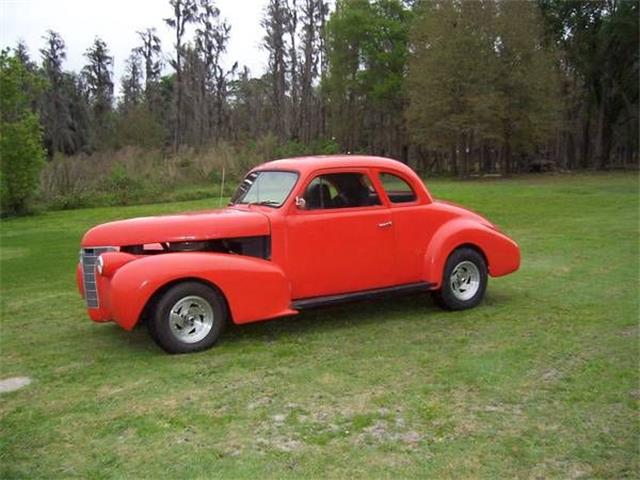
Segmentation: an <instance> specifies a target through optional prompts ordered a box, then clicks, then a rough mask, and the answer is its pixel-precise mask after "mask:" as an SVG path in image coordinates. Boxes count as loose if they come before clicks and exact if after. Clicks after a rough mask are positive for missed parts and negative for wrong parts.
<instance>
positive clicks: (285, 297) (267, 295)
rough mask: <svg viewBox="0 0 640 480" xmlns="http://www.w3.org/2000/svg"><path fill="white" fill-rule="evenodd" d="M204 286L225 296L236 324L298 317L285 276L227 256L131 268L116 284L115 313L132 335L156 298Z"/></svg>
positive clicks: (188, 256)
mask: <svg viewBox="0 0 640 480" xmlns="http://www.w3.org/2000/svg"><path fill="white" fill-rule="evenodd" d="M194 279H195V280H200V281H203V282H206V283H210V284H213V285H214V286H216V287H217V288H218V289H219V290H220V291H221V293H222V294H223V295H224V296H225V298H226V300H227V304H228V306H229V310H230V314H231V319H232V320H233V322H234V323H248V322H252V321H256V320H261V319H268V318H273V317H279V316H283V315H290V314H294V313H297V312H296V311H295V310H291V308H290V304H291V288H290V284H289V281H288V280H287V279H286V277H285V275H284V273H283V272H282V270H281V269H280V268H279V267H277V266H276V265H274V264H273V263H271V262H268V261H266V260H262V259H259V258H253V257H245V256H240V255H229V254H222V253H206V252H191V253H169V254H164V255H153V256H148V257H144V258H141V259H139V260H135V261H133V262H130V263H127V264H126V265H124V266H123V267H122V268H120V269H119V270H117V271H116V272H115V274H114V275H113V278H112V279H111V295H110V297H111V313H112V316H113V319H114V320H115V321H116V322H117V323H118V324H119V325H120V326H122V327H123V328H125V329H128V330H130V329H132V328H133V327H134V326H135V325H136V323H137V322H138V320H139V319H140V316H141V314H142V312H143V309H144V307H145V306H146V305H147V303H148V302H149V300H150V299H151V297H152V296H153V295H154V294H155V293H156V292H157V291H158V290H160V289H161V288H162V287H164V286H166V285H167V284H170V283H173V282H176V281H179V280H194Z"/></svg>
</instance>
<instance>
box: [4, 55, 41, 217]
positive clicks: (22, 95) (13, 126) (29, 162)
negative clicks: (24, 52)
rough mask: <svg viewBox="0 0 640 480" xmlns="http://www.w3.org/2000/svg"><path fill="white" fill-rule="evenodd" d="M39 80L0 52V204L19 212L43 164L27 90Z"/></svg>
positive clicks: (15, 59)
mask: <svg viewBox="0 0 640 480" xmlns="http://www.w3.org/2000/svg"><path fill="white" fill-rule="evenodd" d="M40 88H42V82H41V80H40V79H39V78H38V77H37V75H36V74H35V73H33V72H29V70H28V69H27V68H26V67H25V65H24V64H23V63H22V61H21V60H20V58H18V57H16V56H11V55H9V53H8V51H6V50H5V51H3V52H1V53H0V207H1V212H2V214H3V215H6V214H14V213H23V212H24V211H25V210H26V208H27V204H28V201H29V199H30V198H31V197H32V196H33V194H34V192H35V191H36V189H37V186H38V181H39V175H40V170H41V169H42V167H43V165H44V158H45V152H44V149H43V146H42V130H41V128H40V123H39V121H38V116H37V114H36V113H34V112H33V111H32V110H31V102H32V100H31V98H29V95H28V94H27V92H30V91H35V90H37V89H40Z"/></svg>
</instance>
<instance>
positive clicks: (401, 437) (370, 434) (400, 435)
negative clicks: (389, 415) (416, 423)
mask: <svg viewBox="0 0 640 480" xmlns="http://www.w3.org/2000/svg"><path fill="white" fill-rule="evenodd" d="M404 426H405V422H404V420H403V419H402V418H396V421H395V423H391V422H388V421H386V420H378V421H376V422H375V423H374V424H373V425H370V426H368V427H366V428H364V429H363V430H362V433H360V434H359V435H358V436H357V437H356V442H358V443H359V442H373V443H389V442H391V443H397V442H400V443H404V444H405V445H407V446H409V447H411V448H413V447H416V446H417V445H418V444H419V443H420V441H421V440H422V438H423V436H422V435H421V434H420V433H418V432H416V431H414V430H404Z"/></svg>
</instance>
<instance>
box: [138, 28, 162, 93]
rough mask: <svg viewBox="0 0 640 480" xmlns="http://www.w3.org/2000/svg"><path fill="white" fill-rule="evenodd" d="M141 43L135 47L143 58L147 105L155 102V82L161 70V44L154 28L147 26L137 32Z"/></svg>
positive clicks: (156, 82) (157, 80) (158, 79)
mask: <svg viewBox="0 0 640 480" xmlns="http://www.w3.org/2000/svg"><path fill="white" fill-rule="evenodd" d="M137 33H138V37H140V40H141V41H142V45H140V46H139V47H137V48H136V50H137V51H138V52H139V54H140V55H141V56H142V59H143V60H144V83H145V87H144V95H145V100H146V101H147V103H148V104H149V105H153V104H154V103H155V100H156V98H155V96H156V91H157V84H158V82H159V81H160V73H161V72H162V60H161V54H162V46H161V43H160V37H158V35H157V34H156V29H155V28H147V29H146V30H142V31H139V32H137Z"/></svg>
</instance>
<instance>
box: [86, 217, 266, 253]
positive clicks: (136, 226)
mask: <svg viewBox="0 0 640 480" xmlns="http://www.w3.org/2000/svg"><path fill="white" fill-rule="evenodd" d="M269 233H270V228H269V219H268V218H267V216H266V215H264V214H262V213H260V212H257V211H246V210H236V209H233V208H225V209H222V210H210V211H206V212H194V213H183V214H177V215H164V216H159V217H141V218H132V219H130V220H120V221H117V222H109V223H103V224H102V225H98V226H96V227H93V228H92V229H91V230H89V231H88V232H87V233H86V234H85V235H84V237H83V239H82V246H83V247H99V246H110V247H121V246H124V245H140V244H145V243H160V242H185V241H198V240H213V239H216V238H238V237H253V236H262V235H269Z"/></svg>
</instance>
